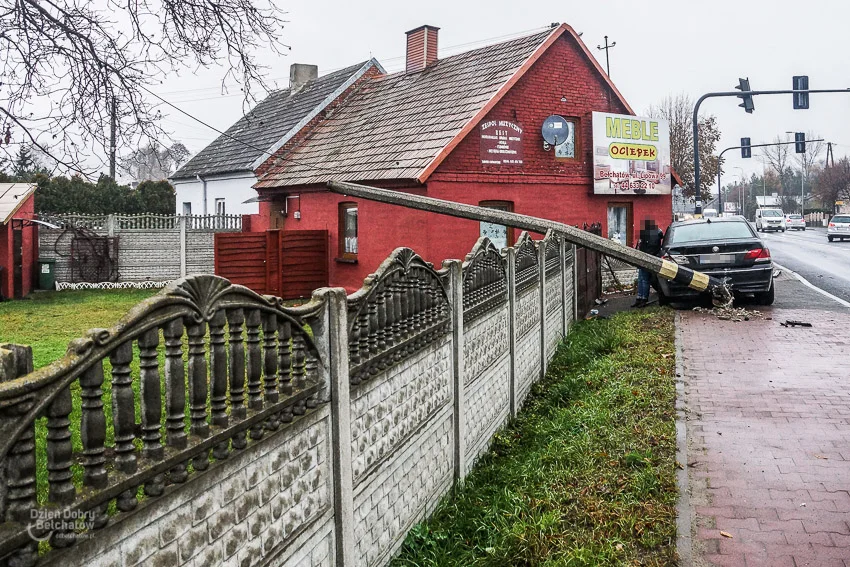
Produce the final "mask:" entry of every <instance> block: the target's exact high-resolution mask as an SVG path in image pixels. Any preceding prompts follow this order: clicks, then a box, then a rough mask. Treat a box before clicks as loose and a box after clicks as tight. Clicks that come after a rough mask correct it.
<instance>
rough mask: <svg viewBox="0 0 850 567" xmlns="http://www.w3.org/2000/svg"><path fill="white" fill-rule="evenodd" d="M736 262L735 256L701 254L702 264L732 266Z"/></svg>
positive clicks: (700, 260) (700, 261)
mask: <svg viewBox="0 0 850 567" xmlns="http://www.w3.org/2000/svg"><path fill="white" fill-rule="evenodd" d="M733 262H735V255H734V254H700V255H699V263H700V264H732V263H733Z"/></svg>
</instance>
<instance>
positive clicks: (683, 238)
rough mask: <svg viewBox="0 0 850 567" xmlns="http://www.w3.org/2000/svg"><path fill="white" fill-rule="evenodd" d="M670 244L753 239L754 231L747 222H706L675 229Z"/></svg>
mask: <svg viewBox="0 0 850 567" xmlns="http://www.w3.org/2000/svg"><path fill="white" fill-rule="evenodd" d="M671 232H672V234H671V235H670V240H669V241H668V245H669V244H681V243H682V242H699V241H701V240H723V239H726V238H752V237H753V236H754V235H753V231H752V230H751V229H750V227H749V225H748V224H747V223H745V222H705V223H697V224H685V225H682V226H677V227H674V228H673V230H672V231H671Z"/></svg>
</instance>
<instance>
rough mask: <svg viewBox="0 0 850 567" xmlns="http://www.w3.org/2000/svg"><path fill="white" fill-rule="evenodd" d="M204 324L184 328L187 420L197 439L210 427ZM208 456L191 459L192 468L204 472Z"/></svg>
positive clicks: (208, 432)
mask: <svg viewBox="0 0 850 567" xmlns="http://www.w3.org/2000/svg"><path fill="white" fill-rule="evenodd" d="M205 332H206V323H204V322H200V323H195V322H191V323H189V324H188V325H187V327H186V334H187V335H188V342H189V420H190V422H191V424H192V433H194V434H195V435H197V436H198V437H202V438H204V437H207V436H209V434H210V426H209V424H208V423H207V391H208V389H209V388H208V385H207V358H206V356H205V355H206V350H205V349H204V333H205ZM209 462H210V461H209V455H208V454H204V455H199V456H197V457H195V458H193V459H192V468H194V469H195V470H199V471H202V470H206V468H207V467H208V466H209Z"/></svg>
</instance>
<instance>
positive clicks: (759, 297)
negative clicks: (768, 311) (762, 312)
mask: <svg viewBox="0 0 850 567" xmlns="http://www.w3.org/2000/svg"><path fill="white" fill-rule="evenodd" d="M775 298H776V286H775V285H773V282H771V283H770V289H769V290H767V291H764V292H762V293H757V294H756V302H758V304H759V305H773V300H774V299H775Z"/></svg>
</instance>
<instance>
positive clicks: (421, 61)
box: [405, 26, 440, 73]
mask: <svg viewBox="0 0 850 567" xmlns="http://www.w3.org/2000/svg"><path fill="white" fill-rule="evenodd" d="M438 31H440V28H437V27H434V26H419V27H418V28H416V29H412V30H410V31H409V32H407V65H406V68H405V72H406V73H416V72H418V71H421V70H422V69H424V68H425V67H427V66H428V65H430V64H431V63H433V62H434V61H436V60H437V32H438Z"/></svg>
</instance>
